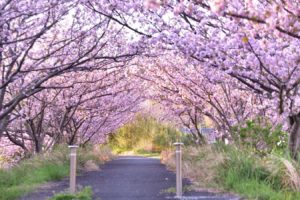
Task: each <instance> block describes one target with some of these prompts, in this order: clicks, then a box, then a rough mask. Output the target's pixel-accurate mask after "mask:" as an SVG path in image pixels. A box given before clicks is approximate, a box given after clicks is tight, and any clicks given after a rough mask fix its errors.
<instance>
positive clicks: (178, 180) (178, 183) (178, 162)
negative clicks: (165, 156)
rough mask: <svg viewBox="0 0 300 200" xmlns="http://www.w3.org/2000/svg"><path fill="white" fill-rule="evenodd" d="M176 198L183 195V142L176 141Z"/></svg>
mask: <svg viewBox="0 0 300 200" xmlns="http://www.w3.org/2000/svg"><path fill="white" fill-rule="evenodd" d="M174 145H175V146H176V152H175V153H176V198H181V197H182V148H181V147H182V146H183V143H180V142H176V143H174Z"/></svg>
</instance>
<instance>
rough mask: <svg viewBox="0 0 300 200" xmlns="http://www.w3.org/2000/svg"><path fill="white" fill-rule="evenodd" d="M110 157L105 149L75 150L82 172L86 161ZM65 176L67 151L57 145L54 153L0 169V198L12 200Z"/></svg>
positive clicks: (67, 160)
mask: <svg viewBox="0 0 300 200" xmlns="http://www.w3.org/2000/svg"><path fill="white" fill-rule="evenodd" d="M110 157H111V154H110V152H109V149H107V147H103V148H97V149H93V147H88V148H87V149H83V148H80V149H79V150H78V166H79V169H83V168H84V166H85V163H86V162H87V161H90V160H93V161H95V162H96V163H101V162H104V161H105V160H108V159H109V158H110ZM68 175H69V150H68V148H67V147H64V146H59V147H57V148H56V149H55V150H54V151H52V152H50V153H47V154H43V155H36V156H34V157H33V158H30V159H27V160H24V161H22V162H20V163H19V164H18V165H17V166H15V167H13V168H11V169H7V170H0V199H1V200H14V199H16V198H18V197H20V196H22V195H24V194H26V193H28V192H30V191H32V190H33V189H35V188H36V187H37V186H38V185H39V184H42V183H45V182H47V181H53V180H60V179H62V178H63V177H66V176H68Z"/></svg>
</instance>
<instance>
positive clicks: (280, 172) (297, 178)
mask: <svg viewBox="0 0 300 200" xmlns="http://www.w3.org/2000/svg"><path fill="white" fill-rule="evenodd" d="M264 166H265V167H266V169H267V170H268V171H269V172H270V173H271V175H272V176H278V177H279V178H280V180H281V185H282V186H283V187H284V188H286V189H292V190H294V191H300V170H299V164H298V163H297V162H295V161H293V160H288V159H286V158H283V157H278V156H274V155H271V156H269V157H268V158H266V160H265V165H264Z"/></svg>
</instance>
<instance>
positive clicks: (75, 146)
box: [68, 145, 79, 148]
mask: <svg viewBox="0 0 300 200" xmlns="http://www.w3.org/2000/svg"><path fill="white" fill-rule="evenodd" d="M68 147H69V148H78V147H79V146H78V145H69V146H68Z"/></svg>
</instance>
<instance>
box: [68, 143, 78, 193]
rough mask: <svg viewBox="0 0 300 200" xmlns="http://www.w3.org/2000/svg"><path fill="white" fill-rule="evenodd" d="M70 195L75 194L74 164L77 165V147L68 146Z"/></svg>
mask: <svg viewBox="0 0 300 200" xmlns="http://www.w3.org/2000/svg"><path fill="white" fill-rule="evenodd" d="M69 148H70V193H71V194H74V193H75V192H76V164H77V161H76V160H77V159H76V157H77V154H76V150H77V148H78V146H77V145H70V146H69Z"/></svg>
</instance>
